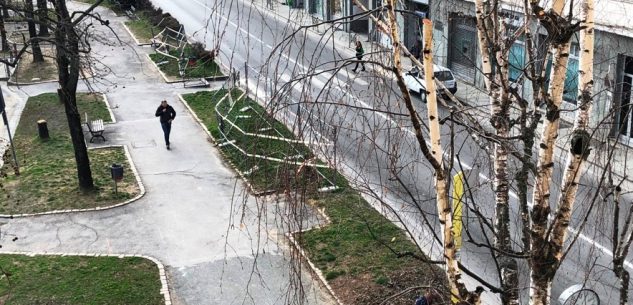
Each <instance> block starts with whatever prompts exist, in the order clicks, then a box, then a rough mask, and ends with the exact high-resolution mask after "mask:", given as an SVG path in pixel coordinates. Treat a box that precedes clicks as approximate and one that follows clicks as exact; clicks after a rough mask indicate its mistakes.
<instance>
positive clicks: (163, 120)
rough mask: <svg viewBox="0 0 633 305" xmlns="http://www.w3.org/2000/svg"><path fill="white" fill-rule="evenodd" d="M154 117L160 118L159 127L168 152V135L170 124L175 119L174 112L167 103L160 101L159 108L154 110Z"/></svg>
mask: <svg viewBox="0 0 633 305" xmlns="http://www.w3.org/2000/svg"><path fill="white" fill-rule="evenodd" d="M156 116H157V117H160V125H161V126H162V127H163V134H164V135H165V145H167V149H168V150H169V133H170V132H171V122H172V121H173V120H174V119H175V118H176V111H175V110H174V108H173V107H171V106H170V105H169V104H167V101H161V102H160V106H158V109H156Z"/></svg>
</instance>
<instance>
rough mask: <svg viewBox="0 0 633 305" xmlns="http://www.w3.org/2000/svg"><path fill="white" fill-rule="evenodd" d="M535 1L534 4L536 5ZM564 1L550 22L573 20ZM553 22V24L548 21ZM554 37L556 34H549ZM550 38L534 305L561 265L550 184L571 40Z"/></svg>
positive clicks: (545, 296)
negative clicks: (551, 231) (551, 227)
mask: <svg viewBox="0 0 633 305" xmlns="http://www.w3.org/2000/svg"><path fill="white" fill-rule="evenodd" d="M534 2H535V1H533V2H532V3H534ZM564 6H565V1H564V0H554V2H553V3H552V10H551V11H550V12H548V14H549V16H550V18H557V19H556V20H555V21H556V22H560V21H566V22H568V23H571V21H570V20H566V19H563V18H562V17H560V16H561V14H562V11H563V7H564ZM535 14H536V15H537V16H543V15H544V13H543V11H542V10H541V11H538V12H535ZM549 21H550V22H554V21H552V20H549ZM550 25H551V26H557V27H561V28H562V27H563V26H564V25H563V24H550ZM548 34H550V35H553V34H554V33H552V32H549V33H548ZM556 35H558V36H556V37H549V39H552V41H554V46H555V50H554V70H553V71H552V74H551V78H550V79H551V81H550V88H549V94H548V95H547V96H546V101H545V103H546V106H547V111H546V116H545V117H546V119H545V122H544V126H543V132H542V134H541V140H540V144H539V160H538V164H537V168H536V169H537V173H536V177H535V182H534V192H533V209H532V215H531V216H532V239H531V242H532V245H531V249H532V256H531V258H530V280H531V285H530V300H531V302H530V303H531V304H533V305H545V304H549V303H550V299H551V290H552V280H553V279H554V275H555V274H556V270H557V269H558V264H557V262H556V258H555V256H554V253H555V252H556V251H555V250H554V249H552V247H553V244H552V243H551V242H550V240H549V238H548V236H547V235H548V234H547V228H548V224H549V216H550V205H549V204H550V202H549V198H550V183H551V182H552V181H551V180H552V179H551V178H552V171H553V165H554V163H553V154H554V148H555V145H556V138H557V137H558V128H559V122H560V106H561V104H562V100H563V89H564V86H565V77H566V72H567V62H568V59H569V49H570V44H571V43H570V40H571V35H570V36H569V37H561V36H560V34H558V33H557V34H556Z"/></svg>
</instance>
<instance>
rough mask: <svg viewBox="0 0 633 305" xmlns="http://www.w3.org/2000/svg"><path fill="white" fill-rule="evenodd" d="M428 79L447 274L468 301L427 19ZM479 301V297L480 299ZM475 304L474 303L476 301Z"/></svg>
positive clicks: (458, 296) (457, 297)
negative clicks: (440, 121) (441, 136)
mask: <svg viewBox="0 0 633 305" xmlns="http://www.w3.org/2000/svg"><path fill="white" fill-rule="evenodd" d="M423 54H424V61H423V63H424V80H425V84H426V85H425V87H426V91H427V99H426V105H427V112H428V122H429V134H430V135H429V136H430V140H431V154H432V156H433V158H434V159H435V160H436V161H437V163H439V165H440V167H439V169H437V170H436V171H435V190H436V199H435V200H436V204H437V212H438V215H439V218H440V228H441V231H442V243H443V246H444V259H445V261H446V266H445V270H446V274H447V276H448V283H449V287H450V289H451V297H452V299H453V301H454V303H457V302H460V301H464V300H466V299H467V298H468V297H469V293H468V290H467V289H466V287H465V286H464V284H463V283H462V282H461V271H460V270H459V265H458V261H457V257H456V254H457V252H456V249H455V239H454V236H453V233H452V231H453V215H452V209H451V206H450V205H449V198H448V179H447V175H446V172H445V169H444V165H443V162H442V156H443V154H444V153H443V150H442V143H441V138H440V123H439V113H438V110H437V90H436V88H435V75H434V73H433V23H432V22H431V20H429V19H424V50H423ZM476 301H477V303H478V301H479V300H478V298H477V300H476ZM473 305H474V304H473Z"/></svg>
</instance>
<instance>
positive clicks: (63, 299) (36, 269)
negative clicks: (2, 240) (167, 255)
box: [0, 255, 164, 305]
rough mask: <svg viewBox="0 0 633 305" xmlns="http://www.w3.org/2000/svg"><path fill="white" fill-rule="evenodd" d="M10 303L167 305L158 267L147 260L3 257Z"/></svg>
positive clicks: (1, 294) (0, 296)
mask: <svg viewBox="0 0 633 305" xmlns="http://www.w3.org/2000/svg"><path fill="white" fill-rule="evenodd" d="M0 267H2V270H3V271H4V272H5V273H6V274H9V277H8V278H7V277H6V276H5V275H3V276H2V278H1V279H0V300H2V301H1V302H0V303H2V304H6V305H22V304H23V305H32V304H84V305H93V304H94V305H97V304H99V305H105V304H112V305H119V304H138V305H145V304H147V305H156V304H163V303H164V299H163V297H162V296H161V294H160V289H161V285H160V279H159V275H158V268H157V266H156V265H155V264H154V263H153V262H151V261H149V260H147V259H143V258H136V257H131V258H116V257H68V256H66V257H58V256H34V257H29V256H23V255H0Z"/></svg>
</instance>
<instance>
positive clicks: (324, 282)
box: [284, 208, 345, 305]
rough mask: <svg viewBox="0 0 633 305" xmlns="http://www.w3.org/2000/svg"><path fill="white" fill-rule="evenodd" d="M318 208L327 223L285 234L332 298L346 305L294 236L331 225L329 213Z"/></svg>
mask: <svg viewBox="0 0 633 305" xmlns="http://www.w3.org/2000/svg"><path fill="white" fill-rule="evenodd" d="M316 210H317V212H318V213H319V214H320V215H321V216H322V217H323V218H324V219H325V223H324V224H320V225H318V226H314V227H312V228H308V229H305V230H301V231H295V232H289V233H286V234H284V235H285V236H286V238H287V239H288V241H289V242H290V245H291V246H292V247H294V248H295V249H296V250H297V251H299V254H300V255H301V258H302V259H303V260H304V261H305V262H306V263H307V264H308V266H309V267H310V271H312V274H314V275H315V276H316V277H317V278H318V279H319V282H321V284H322V285H323V287H325V289H326V290H327V291H328V292H329V293H330V295H331V296H332V298H334V300H335V301H336V303H337V304H338V305H345V303H343V301H341V300H340V299H339V298H338V297H337V296H336V293H335V292H334V289H332V286H330V284H328V282H327V280H326V279H325V277H324V276H323V272H322V271H321V269H319V268H317V266H316V265H314V263H312V261H311V260H310V258H309V257H308V254H306V252H305V251H304V250H303V248H302V247H301V245H299V243H298V242H297V240H296V239H295V237H294V235H295V234H300V233H305V232H308V231H312V230H318V229H321V228H324V227H327V226H329V225H330V224H331V223H332V221H331V220H330V217H329V216H328V215H327V214H325V212H324V211H322V210H320V209H318V208H317V209H316Z"/></svg>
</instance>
